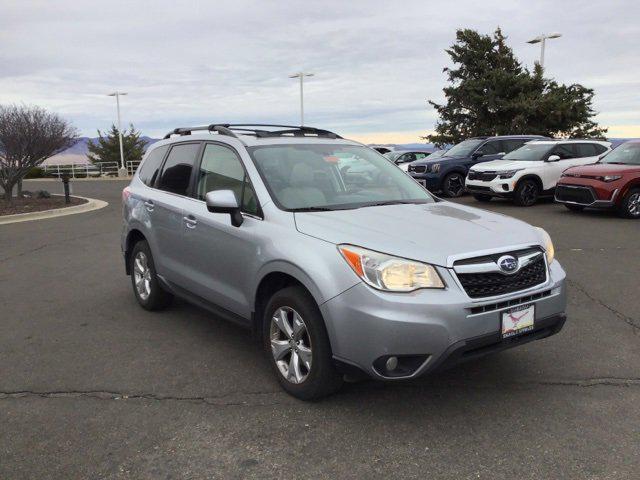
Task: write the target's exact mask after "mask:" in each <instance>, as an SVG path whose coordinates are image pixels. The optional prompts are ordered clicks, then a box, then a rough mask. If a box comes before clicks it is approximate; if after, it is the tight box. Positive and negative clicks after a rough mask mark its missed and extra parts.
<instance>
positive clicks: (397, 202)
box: [361, 200, 426, 208]
mask: <svg viewBox="0 0 640 480" xmlns="http://www.w3.org/2000/svg"><path fill="white" fill-rule="evenodd" d="M418 203H426V202H421V201H415V200H413V201H410V200H387V201H385V202H375V203H367V204H365V205H362V207H382V206H384V205H414V204H418ZM362 207H361V208H362Z"/></svg>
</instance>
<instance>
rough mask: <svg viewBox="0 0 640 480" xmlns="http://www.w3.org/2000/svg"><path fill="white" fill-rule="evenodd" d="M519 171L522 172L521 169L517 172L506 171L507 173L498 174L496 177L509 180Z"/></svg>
mask: <svg viewBox="0 0 640 480" xmlns="http://www.w3.org/2000/svg"><path fill="white" fill-rule="evenodd" d="M520 170H522V169H521V168H520V169H518V170H508V171H506V172H500V173H499V174H498V176H499V177H500V178H503V179H504V178H511V177H513V176H514V175H515V174H516V173H518V172H519V171H520Z"/></svg>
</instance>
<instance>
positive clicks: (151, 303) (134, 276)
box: [129, 240, 173, 310]
mask: <svg viewBox="0 0 640 480" xmlns="http://www.w3.org/2000/svg"><path fill="white" fill-rule="evenodd" d="M129 261H130V262H131V265H130V268H131V285H132V286H133V294H134V295H135V297H136V300H138V303H139V304H140V305H141V306H142V308H144V309H145V310H161V309H163V308H166V307H167V306H169V305H170V304H171V301H172V300H173V295H171V294H170V293H169V292H167V291H166V290H164V289H163V288H162V286H161V285H160V281H159V280H158V275H157V273H156V267H155V264H154V263H153V256H152V255H151V249H150V248H149V244H148V243H147V242H146V240H140V241H139V242H138V243H136V244H135V245H134V246H133V249H132V251H131V255H130V257H129Z"/></svg>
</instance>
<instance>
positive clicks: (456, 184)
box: [445, 173, 464, 197]
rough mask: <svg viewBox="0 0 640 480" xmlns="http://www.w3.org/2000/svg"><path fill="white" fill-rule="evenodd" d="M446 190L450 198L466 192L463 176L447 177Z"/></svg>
mask: <svg viewBox="0 0 640 480" xmlns="http://www.w3.org/2000/svg"><path fill="white" fill-rule="evenodd" d="M445 190H446V192H447V195H449V196H450V197H458V196H460V195H461V194H462V192H463V191H464V179H463V178H462V175H460V174H457V173H455V174H453V175H450V176H449V177H447V183H446V185H445Z"/></svg>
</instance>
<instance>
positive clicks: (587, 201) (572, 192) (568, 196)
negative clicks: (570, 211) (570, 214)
mask: <svg viewBox="0 0 640 480" xmlns="http://www.w3.org/2000/svg"><path fill="white" fill-rule="evenodd" d="M556 198H557V199H558V200H559V201H561V202H573V203H581V204H583V205H591V204H592V203H593V202H594V201H595V200H596V199H595V197H594V196H593V191H591V189H590V188H588V187H567V186H565V185H558V186H557V187H556Z"/></svg>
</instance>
